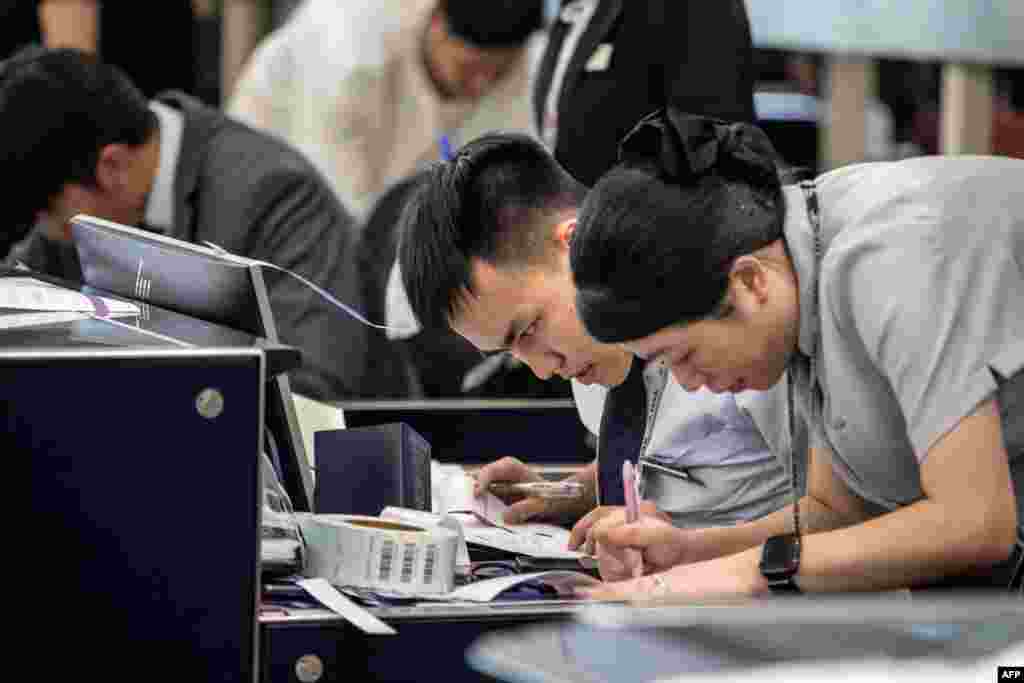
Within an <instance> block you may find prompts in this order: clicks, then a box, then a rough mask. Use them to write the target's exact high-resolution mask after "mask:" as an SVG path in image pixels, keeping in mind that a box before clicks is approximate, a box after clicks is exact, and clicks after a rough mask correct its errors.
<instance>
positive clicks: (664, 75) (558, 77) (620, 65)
mask: <svg viewBox="0 0 1024 683" xmlns="http://www.w3.org/2000/svg"><path fill="white" fill-rule="evenodd" d="M753 88H754V69H753V65H752V56H751V38H750V22H749V20H748V18H747V11H746V7H745V6H744V4H743V1H742V0H716V1H715V2H702V1H696V0H628V2H627V1H626V0H563V1H562V3H561V5H560V13H559V16H558V20H557V21H555V22H554V24H553V26H552V27H551V29H550V31H549V39H548V43H547V47H546V49H545V52H544V56H543V57H542V58H541V61H540V65H539V68H538V73H537V77H536V79H535V85H534V91H533V108H534V117H535V123H536V126H537V130H538V131H539V132H540V135H541V138H542V140H543V141H544V144H545V146H547V148H548V149H549V150H551V151H552V153H553V154H554V155H555V159H557V160H558V163H559V164H561V165H562V166H563V167H564V168H565V169H566V170H568V171H569V173H571V174H572V175H573V177H575V178H576V179H577V180H578V181H579V182H581V183H583V184H584V185H587V186H590V185H593V184H594V182H595V181H596V180H597V179H598V177H600V176H601V174H603V173H604V172H605V171H607V170H608V169H610V168H611V167H612V165H613V164H614V163H615V159H616V150H617V147H618V144H619V141H620V140H621V139H622V138H623V136H625V135H626V133H628V132H629V131H630V130H631V129H632V128H633V126H634V125H636V123H637V122H638V121H639V120H640V119H641V118H643V117H644V116H646V115H647V114H649V113H651V112H652V111H655V110H656V109H659V108H661V107H665V106H669V105H671V106H673V107H675V108H676V109H678V110H680V111H686V112H690V113H693V114H701V115H704V116H713V117H716V118H720V119H724V120H727V121H746V122H753V121H754V102H753Z"/></svg>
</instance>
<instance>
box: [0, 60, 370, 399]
mask: <svg viewBox="0 0 1024 683" xmlns="http://www.w3.org/2000/svg"><path fill="white" fill-rule="evenodd" d="M0 130H5V131H17V133H16V134H14V135H5V136H4V137H3V142H2V143H0V169H2V170H0V172H2V173H3V175H4V177H7V178H18V179H19V188H21V189H20V190H19V191H18V192H17V193H11V194H9V195H8V197H7V199H6V201H5V209H6V210H7V211H8V216H9V217H10V218H9V224H13V225H21V226H32V227H31V228H30V229H31V233H30V234H28V236H27V237H26V238H25V239H24V240H22V241H21V242H20V243H19V244H17V245H16V246H15V247H14V248H13V249H12V250H11V254H10V256H9V260H10V261H20V262H22V263H24V264H26V265H28V266H29V267H30V268H33V269H35V270H38V271H42V272H46V273H50V274H53V275H57V276H60V277H64V278H67V279H71V280H81V277H82V274H81V269H80V266H79V263H78V260H77V255H76V253H75V251H74V247H73V244H72V243H71V238H70V230H69V227H68V221H69V220H70V219H71V217H72V216H74V215H75V214H78V213H86V214H90V215H93V216H98V217H100V218H105V219H108V220H112V221H115V222H118V223H122V224H127V225H135V226H139V227H143V228H145V229H148V230H152V231H154V232H158V233H161V234H163V235H166V236H168V237H173V238H177V239H182V240H188V241H192V242H196V243H202V242H211V243H214V244H216V245H218V246H220V247H223V248H224V249H226V250H228V251H230V252H233V253H235V254H239V255H242V256H247V257H250V258H254V259H259V260H264V261H269V262H271V263H273V264H275V265H277V266H280V267H282V268H287V269H289V270H292V271H294V272H296V273H298V274H300V275H302V276H303V277H305V278H308V279H309V280H311V281H313V282H315V283H317V284H318V285H320V286H321V287H323V288H324V289H326V290H328V291H330V292H332V293H333V294H334V295H335V296H336V297H337V298H339V299H341V300H342V301H345V302H347V303H349V304H352V305H354V306H356V307H357V308H359V307H361V300H360V295H359V289H358V282H357V276H356V272H355V267H354V255H353V249H352V243H353V241H354V234H353V232H354V225H355V224H354V221H353V219H352V218H351V216H350V215H349V214H348V213H347V212H346V211H345V209H344V208H343V207H342V206H341V204H340V203H339V202H338V200H337V199H336V198H335V195H334V193H333V192H332V191H331V190H330V188H329V187H328V186H327V184H326V182H325V181H324V180H323V178H322V177H321V176H320V175H319V174H318V173H317V172H316V171H315V170H314V168H313V167H312V165H311V164H310V163H309V161H308V160H307V159H306V158H305V157H303V156H302V155H301V154H300V153H299V152H297V151H296V150H294V149H292V148H291V147H289V146H288V145H286V144H285V143H283V142H281V141H280V140H278V139H276V138H274V137H271V136H269V135H266V134H264V133H260V132H257V131H255V130H253V129H251V128H249V127H247V126H245V125H244V124H241V123H238V122H236V121H233V120H232V119H229V118H227V117H226V116H224V115H223V114H221V113H220V112H219V111H217V110H216V109H213V108H210V107H207V106H205V105H203V104H201V103H199V102H198V101H196V100H194V99H192V98H190V97H188V96H186V95H184V94H181V93H177V92H168V93H164V94H162V95H160V96H158V97H157V98H155V99H154V100H151V101H147V100H146V98H145V97H144V96H143V95H142V93H141V92H140V91H139V90H138V89H137V88H135V87H134V85H133V84H132V83H131V81H130V80H129V79H128V78H127V77H126V76H125V75H124V73H123V72H121V71H120V70H119V69H118V68H117V67H114V66H111V65H109V64H104V63H103V62H101V61H99V60H98V59H97V58H96V57H94V56H92V55H89V54H87V53H85V52H81V51H78V50H71V49H61V50H47V49H40V48H30V49H28V50H24V51H22V52H19V53H17V54H16V55H14V56H12V57H11V58H9V59H8V60H6V61H5V62H2V63H0ZM270 301H271V305H272V308H273V311H274V314H275V317H276V322H277V327H278V331H279V334H280V336H281V338H282V341H284V342H285V343H288V344H293V345H295V346H298V347H300V348H301V349H302V351H303V367H302V368H301V369H300V370H298V371H296V373H295V374H294V375H293V376H292V379H293V386H294V388H295V390H296V391H297V392H298V393H301V394H304V395H307V396H310V397H312V398H317V399H334V398H347V397H353V396H357V395H359V393H360V386H359V384H360V379H361V376H362V374H363V365H364V362H363V354H364V352H365V328H364V327H363V326H362V325H361V324H360V323H358V322H356V321H355V320H353V319H351V318H349V317H348V316H346V315H345V314H343V313H341V312H340V311H336V310H335V309H334V308H333V307H332V306H330V305H329V304H328V303H327V302H325V301H324V300H323V299H322V298H320V296H319V295H317V294H315V293H314V292H313V291H312V290H310V289H309V288H308V287H307V286H306V285H304V284H302V283H300V282H299V281H298V280H295V279H294V278H290V277H281V278H276V281H274V282H272V283H271V284H270Z"/></svg>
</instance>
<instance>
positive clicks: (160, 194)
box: [145, 101, 185, 231]
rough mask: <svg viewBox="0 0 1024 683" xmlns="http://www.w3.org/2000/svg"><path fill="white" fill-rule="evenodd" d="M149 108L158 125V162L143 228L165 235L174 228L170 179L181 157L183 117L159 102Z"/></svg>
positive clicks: (172, 183) (172, 186)
mask: <svg viewBox="0 0 1024 683" xmlns="http://www.w3.org/2000/svg"><path fill="white" fill-rule="evenodd" d="M149 108H150V110H152V112H153V113H154V114H156V118H157V120H158V121H159V126H160V160H159V162H158V165H157V169H156V178H155V179H154V180H153V188H152V189H151V190H150V192H149V196H148V197H147V198H146V217H145V222H146V225H147V226H149V227H151V228H158V229H160V230H163V231H168V230H170V229H171V228H172V227H174V175H175V173H174V172H175V169H176V168H177V167H178V157H179V156H180V155H181V138H182V136H183V135H184V132H185V117H184V116H183V115H182V113H181V112H180V111H177V110H176V109H174V108H173V107H168V106H167V105H166V104H164V103H162V102H156V101H152V102H150V103H149Z"/></svg>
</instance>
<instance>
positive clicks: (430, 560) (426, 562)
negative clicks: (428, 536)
mask: <svg viewBox="0 0 1024 683" xmlns="http://www.w3.org/2000/svg"><path fill="white" fill-rule="evenodd" d="M436 561H437V546H436V545H434V544H433V543H431V544H430V545H428V546H427V555H426V557H425V558H423V583H424V584H426V585H430V583H431V582H432V581H433V580H434V563H435V562H436Z"/></svg>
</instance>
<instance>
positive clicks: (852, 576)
mask: <svg viewBox="0 0 1024 683" xmlns="http://www.w3.org/2000/svg"><path fill="white" fill-rule="evenodd" d="M999 526H1003V525H992V524H988V523H986V521H983V520H970V519H968V518H966V517H965V516H964V515H963V514H962V510H957V509H955V507H951V506H949V505H942V504H940V503H937V502H934V501H929V500H923V501H919V502H917V503H915V504H913V505H910V506H908V507H905V508H902V509H900V510H897V511H895V512H891V513H889V514H886V515H883V516H881V517H877V518H875V519H872V520H870V521H868V522H865V523H863V524H858V525H857V526H854V527H850V528H846V529H841V530H837V531H834V532H830V533H827V534H819V535H817V536H813V537H810V538H807V539H804V548H803V553H802V559H801V567H800V572H799V574H798V576H797V583H798V584H799V585H800V587H801V588H802V589H803V590H805V591H808V592H811V591H814V592H817V591H857V590H860V591H864V590H887V589H893V588H905V587H910V586H916V585H922V584H927V583H930V582H933V581H935V580H937V579H940V578H943V577H948V576H955V575H958V574H964V573H968V572H970V571H972V570H984V569H987V568H989V567H991V566H992V565H994V564H996V563H998V562H1001V561H1003V560H1005V559H1006V558H1007V557H1009V555H1010V552H1011V551H1012V549H1013V539H1012V538H1009V537H1006V538H993V534H991V533H989V531H988V530H989V529H990V528H992V527H999ZM1003 536H1005V534H1003Z"/></svg>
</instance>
